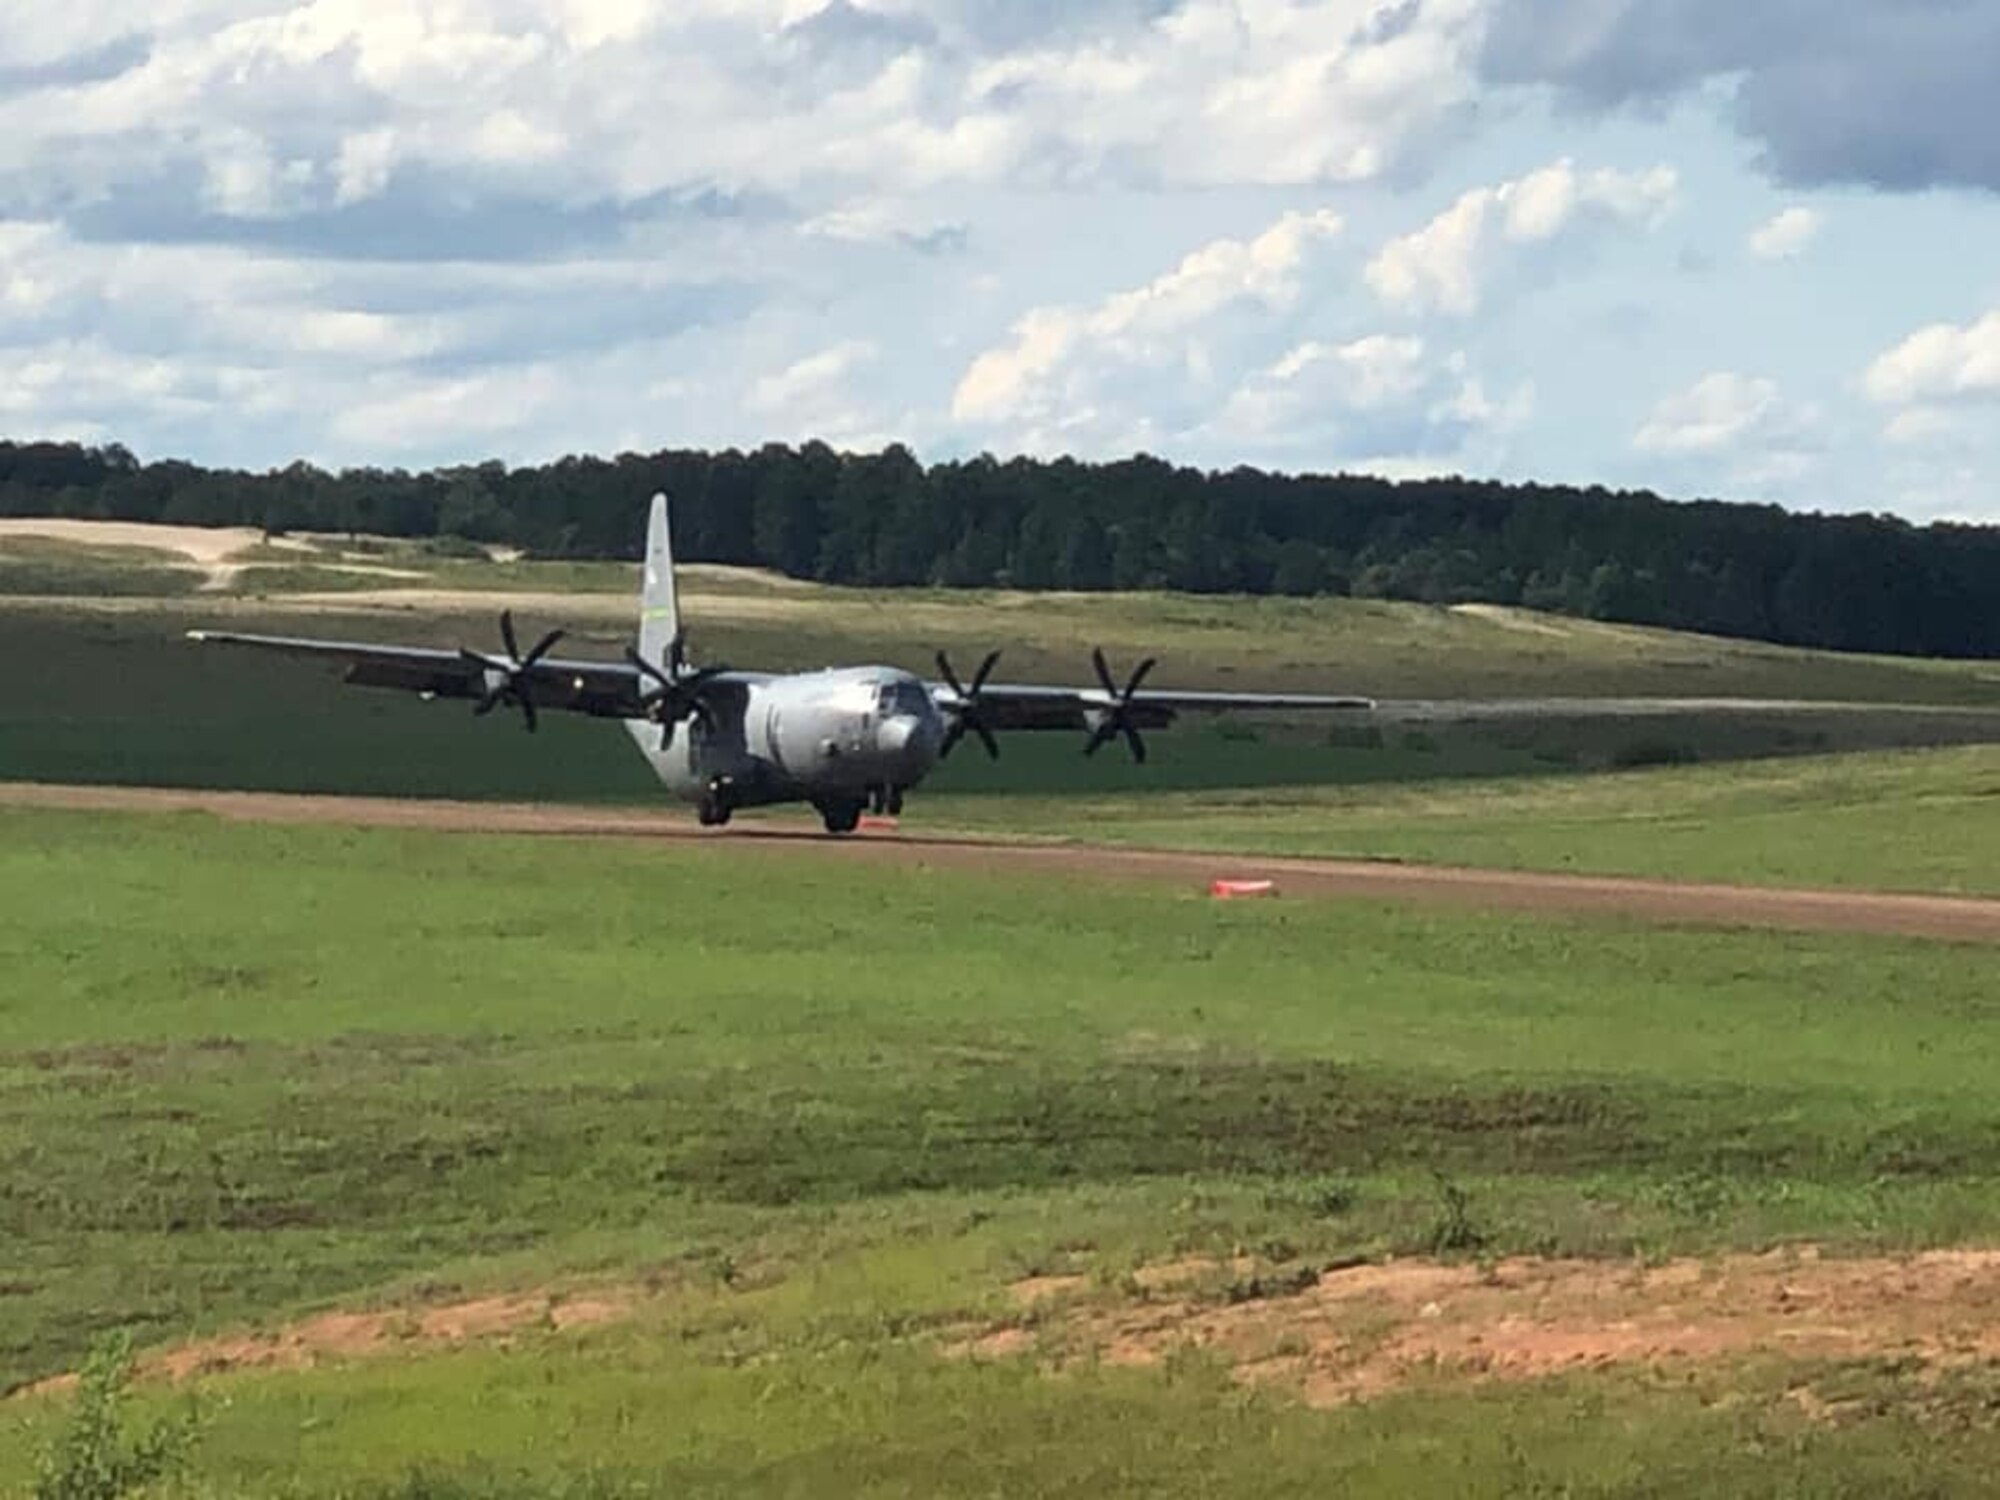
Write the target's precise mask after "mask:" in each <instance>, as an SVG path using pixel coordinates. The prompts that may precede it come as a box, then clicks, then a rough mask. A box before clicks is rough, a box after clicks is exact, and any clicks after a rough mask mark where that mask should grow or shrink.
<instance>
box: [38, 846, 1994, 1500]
mask: <svg viewBox="0 0 2000 1500" xmlns="http://www.w3.org/2000/svg"><path fill="white" fill-rule="evenodd" d="M0 910H4V911H5V912H6V913H7V920H6V922H5V923H0V973H4V974H5V975H6V976H7V980H6V985H5V988H4V990H0V1245H4V1246H5V1247H6V1251H5V1260H4V1263H0V1385H4V1384H7V1383H14V1382H19V1381H24V1380H29V1379H32V1378H34V1377H37V1376H41V1375H45V1374H48V1373H50V1372H52V1371H56V1370H60V1369H62V1368H65V1367H67V1366H69V1365H71V1364H72V1363H73V1362H74V1361H75V1360H76V1359H77V1358H78V1357H79V1355H80V1353H81V1351H82V1349H83V1347H84V1345H85V1343H86V1342H87V1340H88V1339H89V1338H90V1336H91V1334H92V1333H93V1332H94V1331H96V1330H99V1329H102V1328H106V1327H109V1326H113V1325H122V1326H128V1327H132V1328H135V1329H137V1330H138V1331H139V1332H140V1334H141V1336H142V1338H143V1339H144V1340H146V1341H150V1342H153V1343H163V1342H171V1341H174V1340H178V1339H182V1338H185V1337H189V1336H192V1335H197V1334H202V1333H213V1332H216V1331H221V1330H226V1329H229V1328H233V1327H242V1326H264V1327H270V1326H273V1325H274V1324H276V1323H277V1322H280V1321H283V1320H285V1319H289V1318H293V1317H297V1316H299V1315H300V1314H302V1313H304V1312H307V1311H309V1310H311V1309H314V1308H318V1307H324V1306H327V1305H330V1304H348V1305H357V1304H358V1305H371V1304H375V1305H380V1304H385V1303H386V1304H389V1305H400V1304H405V1303H407V1304H410V1305H419V1306H420V1305H422V1304H424V1303H426V1302H437V1301H441V1300H451V1299H453V1298H461V1297H467V1296H475V1295H479V1294H482V1293H487V1292H493V1291H499V1290H521V1291H525V1292H527V1293H528V1294H529V1295H531V1296H542V1295H544V1292H545V1289H554V1290H557V1291H560V1292H563V1293H566V1294H567V1295H569V1296H571V1297H582V1296H585V1295H587V1294H589V1292H590V1291H591V1289H592V1288H604V1287H617V1288H623V1289H624V1294H625V1295H629V1296H632V1297H636V1298H637V1304H636V1306H635V1308H634V1310H633V1311H632V1314H631V1316H630V1317H628V1318H625V1319H623V1320H620V1321H618V1322H615V1323H613V1324H608V1325H606V1326H603V1327H600V1328H596V1329H593V1330H588V1331H585V1332H572V1333H554V1332H547V1331H543V1330H539V1329H537V1328H535V1327H529V1328H527V1329H525V1330H522V1331H521V1332H520V1333H519V1335H518V1337H517V1338H516V1339H515V1340H514V1341H513V1342H512V1343H511V1344H510V1345H507V1346H504V1347H503V1346H501V1345H499V1344H495V1343H491V1342H487V1343H481V1344H476V1345H474V1346H473V1347H469V1348H467V1349H465V1350H461V1351H456V1352H453V1351H440V1350H438V1349H436V1348H435V1347H433V1346H432V1345H431V1344H430V1343H428V1342H427V1341H425V1340H423V1339H419V1338H415V1337H411V1338H410V1339H409V1340H408V1352H407V1354H404V1355H392V1356H391V1357H386V1358H379V1359H374V1360H362V1361H358V1362H355V1363H352V1364H349V1365H344V1366H342V1367H340V1368H337V1369H333V1370H326V1371H318V1372H306V1373H291V1374H241V1375H234V1376H220V1377H216V1378H214V1379H212V1380H210V1381H207V1382H204V1385H205V1388H206V1390H207V1393H208V1398H209V1404H210V1407H211V1426H210V1430H209V1432H208V1434H207V1436H206V1438H205V1440H204V1442H203V1445H202V1448H201V1450H200V1469H199V1474H198V1490H197V1492H207V1493H213V1494H229V1495H236V1494H243V1495H249V1494H259V1495H261V1494H270V1493H286V1494H297V1495H301V1496H307V1495H311V1496H319V1495H334V1494H384V1495H386V1494H402V1495H411V1496H414V1495H420V1494H428V1495H440V1494H478V1495H523V1496H525V1495H550V1494H557V1493H568V1494H577V1493H604V1494H614V1493H615V1494H663V1495H664V1494H685V1493H731V1494H744V1493H769V1494H805V1493H813V1494H831V1493H849V1494H934V1493H971V1494H997V1493H1007V1494H1020V1493H1052V1494H1075V1495H1119V1494H1132V1495H1138V1494H1179V1493H1185V1494H1213V1493H1225V1492H1226V1493H1253V1492H1254V1493H1259V1494H1293V1493H1295V1494H1308V1493H1327V1492H1329V1491H1330V1490H1337V1491H1339V1492H1341V1493H1355V1494H1385V1495H1387V1494H1409V1493H1416V1492H1431V1493H1439V1492H1450V1493H1456V1494H1495V1495H1497V1494H1522V1493H1573V1494H1610V1493H1635V1492H1639V1493H1654V1494H1685V1495H1711V1494H1723V1493H1743V1494H1790V1493H1801V1492H1806V1491H1810V1492H1813V1493H1827V1494H1853V1495H1863V1494H1870V1495H1872V1494H1891V1493H1909V1494H1918V1493H1923V1494H1941V1493H1965V1494H1974V1493H1980V1492H1982V1486H1983V1485H1984V1484H1985V1482H1986V1479H1987V1477H1988V1476H1989V1475H1990V1470H1991V1464H1992V1462H1993V1461H1994V1459H1995V1458H2000V1438H1996V1437H1995V1436H1994V1434H1993V1433H1992V1432H1991V1430H1990V1428H1989V1426H1988V1424H1987V1423H1986V1420H1985V1415H1984V1414H1985V1413H1987V1412H1988V1411H1990V1410H1991V1404H1992V1402H1993V1400H1994V1399H1995V1397H1996V1395H2000V1390H1996V1388H1995V1387H1994V1386H1993V1384H1992V1382H1991V1379H1990V1378H1989V1377H1988V1376H1985V1375H1983V1374H1981V1373H1980V1371H1979V1370H1978V1369H1976V1368H1975V1369H1970V1370H1963V1371H1958V1372H1956V1373H1950V1372H1947V1373H1946V1375H1944V1376H1942V1377H1938V1378H1935V1379H1934V1378H1933V1373H1934V1372H1933V1373H1927V1372H1926V1371H1925V1370H1923V1369H1922V1368H1919V1367H1918V1366H1916V1365H1913V1364H1909V1363H1907V1362H1906V1363H1905V1364H1903V1365H1897V1364H1895V1363H1893V1362H1888V1363H1885V1362H1884V1361H1883V1360H1879V1359H1878V1360H1863V1361H1860V1362H1848V1363H1845V1364H1841V1365H1839V1366H1837V1367H1834V1366H1827V1367H1821V1366H1817V1365H1808V1366H1801V1365H1800V1364H1799V1363H1798V1362H1797V1361H1791V1360H1783V1359H1776V1358H1774V1357H1772V1356H1768V1355H1767V1356H1760V1357H1758V1358H1748V1357H1746V1358H1742V1359H1735V1360H1727V1361H1721V1362H1712V1363H1710V1364H1707V1365H1703V1366H1700V1367H1698V1368H1696V1369H1694V1370H1692V1371H1683V1372H1668V1373H1664V1374H1661V1375H1658V1376H1651V1375H1644V1374H1633V1373H1626V1374H1615V1373H1614V1374H1608V1375H1603V1376H1597V1377H1585V1376H1572V1377H1569V1378H1565V1379H1558V1380H1554V1381H1548V1382H1538V1383H1531V1384H1527V1385H1502V1386H1497V1387H1471V1386H1467V1385H1465V1384H1464V1383H1462V1382H1461V1381H1457V1380H1454V1379H1452V1378H1449V1377H1447V1376H1445V1375H1442V1374H1440V1376H1439V1377H1438V1378H1437V1379H1436V1380H1434V1381H1429V1382H1419V1384H1418V1386H1417V1387H1416V1388H1414V1389H1411V1390H1409V1391H1406V1392H1404V1393H1402V1394H1391V1395H1386V1396H1385V1397H1384V1398H1383V1399H1382V1400H1381V1401H1380V1402H1378V1403H1375V1404H1372V1405H1369V1406H1366V1407H1363V1408H1360V1409H1341V1410H1335V1411H1315V1410H1309V1409H1306V1408H1304V1407H1302V1406H1301V1405H1300V1404H1299V1403H1298V1401H1297V1399H1296V1395H1295V1393H1293V1392H1291V1391H1288V1390H1287V1389H1285V1388H1284V1387H1283V1386H1282V1385H1280V1386H1276V1387H1272V1388H1270V1389H1266V1390H1246V1389H1244V1388H1243V1387H1241V1386H1239V1385H1237V1384H1236V1383H1234V1382H1233V1381H1232V1380H1230V1378H1229V1377H1228V1372H1227V1369H1226V1367H1225V1366H1224V1365H1222V1364H1219V1363H1218V1362H1217V1361H1215V1360H1213V1359H1208V1358H1204V1357H1202V1356H1201V1355H1200V1354H1198V1353H1188V1354H1184V1355H1176V1356H1174V1357H1172V1358H1169V1359H1168V1360H1167V1361H1166V1363H1165V1364H1163V1365H1161V1366H1158V1367H1156V1368H1153V1369H1151V1370H1134V1369H1127V1368H1122V1367H1119V1366H1118V1365H1117V1364H1116V1363H1115V1362H1099V1361H1096V1360H1088V1361H1085V1362H1084V1363H1083V1364H1080V1365H1077V1366H1074V1367H1072V1368H1071V1369H1070V1370H1069V1372H1068V1373H1066V1374H1064V1375H1062V1376H1060V1377H1051V1376H1047V1375H1044V1374H1042V1373H1040V1372H1038V1371H1037V1369H1036V1367H1035V1365H1034V1362H1033V1361H1032V1360H1023V1359H1003V1360H998V1361H992V1362H967V1361H963V1360H955V1359H950V1358H947V1357H944V1356H943V1355H942V1354H941V1353H940V1345H941V1344H943V1343H945V1342H947V1341H948V1339H949V1337H950V1335H951V1331H952V1330H955V1329H962V1328H965V1327H967V1326H973V1327H980V1326H986V1325H987V1324H989V1323H992V1322H995V1321H999V1322H1003V1323H1007V1322H1011V1323H1014V1324H1017V1325H1019V1326H1020V1327H1022V1329H1023V1330H1024V1332H1025V1333H1026V1334H1027V1335H1029V1336H1030V1337H1048V1338H1051V1339H1055V1338H1059V1337H1061V1330H1060V1329H1059V1328H1058V1327H1056V1326H1055V1325H1054V1324H1053V1323H1050V1324H1046V1325H1045V1324H1043V1323H1040V1322H1038V1320H1037V1319H1036V1317H1035V1316H1033V1315H1032V1314H1031V1313H1028V1312H1024V1311H1023V1310H1022V1309H1021V1308H1020V1307H1019V1306H1018V1305H1016V1303H1015V1302H1014V1301H1013V1300H1012V1299H1011V1298H1010V1297H1009V1295H1008V1293H1007V1286H1008V1283H1010V1282H1011V1281H1013V1280H1015V1279H1017V1278H1019V1277H1021V1276H1025V1275H1029V1274H1035V1273H1050V1272H1058V1271H1076V1272H1080V1273H1082V1274H1084V1275H1085V1276H1086V1277H1087V1278H1089V1279H1090V1287H1089V1289H1087V1290H1086V1292H1085V1294H1084V1295H1085V1297H1086V1300H1087V1301H1091V1302H1094V1303H1104V1304H1107V1305H1109V1304H1117V1303H1120V1302H1121V1300H1123V1299H1124V1298H1126V1297H1127V1296H1128V1292H1127V1291H1126V1290H1124V1288H1125V1286H1126V1282H1125V1279H1124V1278H1126V1277H1127V1276H1128V1275H1129V1274H1130V1273H1131V1272H1132V1271H1133V1270H1134V1269H1135V1268H1139V1267H1143V1266H1147V1265H1151V1264H1155V1263H1158V1262H1161V1261H1166V1260H1171V1259H1173V1258H1175V1257H1184V1256H1188V1255H1220V1256H1224V1257H1227V1256H1229V1255H1231V1254H1234V1253H1238V1252H1247V1253H1249V1254H1252V1255H1253V1256H1256V1257H1257V1258H1258V1263H1259V1264H1260V1265H1265V1266H1268V1267H1271V1268H1273V1275H1274V1276H1280V1277H1282V1276H1288V1275H1290V1274H1291V1272H1292V1271H1294V1270H1296V1269H1298V1268H1301V1267H1304V1268H1311V1267H1313V1266H1317V1265H1325V1264H1328V1263H1337V1262H1341V1261H1343V1260H1345V1259H1347V1258H1351V1257H1354V1256H1376V1255H1381V1254H1384V1253H1388V1252H1403V1253H1418V1252H1429V1251H1433V1250H1437V1249H1440V1248H1443V1249H1447V1250H1449V1249H1452V1248H1453V1247H1456V1250H1457V1252H1458V1253H1460V1254H1463V1255H1468V1256H1470V1255H1484V1256H1491V1255H1502V1254H1505V1253H1508V1252H1513V1251H1534V1252H1540V1253H1546V1254H1557V1255H1581V1256H1595V1257H1612V1258H1615V1259H1622V1260H1625V1261H1628V1262H1630V1261H1633V1260H1634V1259H1635V1258H1637V1259H1638V1260H1640V1261H1651V1260H1657V1259H1658V1258H1660V1257H1664V1256H1668V1255H1672V1254H1676V1253H1695V1254H1705V1255H1713V1254H1718V1253H1720V1252H1723V1251H1725V1250H1729V1249H1732V1248H1734V1249H1757V1248H1761V1247H1765V1246H1768V1245H1771V1244H1774V1243H1784V1242H1788V1241H1795V1240H1806V1239H1809V1240H1812V1241H1815V1242H1817V1243H1821V1244H1824V1245H1826V1246H1828V1247H1829V1248H1830V1250H1832V1251H1834V1252H1858V1251H1861V1250H1866V1249H1871V1248H1872V1249H1903V1248H1909V1247H1915V1246H1923V1245H1951V1244H1960V1243H1965V1242H1968V1241H1979V1240H1984V1239H1990V1238H1991V1237H1992V1236H1993V1235H1994V1234H1995V1232H1996V1230H2000V1195H1996V1194H1995V1193H1994V1192H1993V1189H1992V1184H1991V1179H1990V1172H1989V1164H1990V1162H1991V1161H1992V1160H1993V1154H1994V1151H1995V1148H1996V1146H2000V1138H1996V1135H1995V1124H1994V1119H1993V1116H1992V1112H1991V1109H1990V1081H1991V1078H1992V1076H1993V1073H1994V1068H1995V1064H1996V1062H2000V1057H1996V1055H1995V1052H1994V1047H1993V1045H1992V1038H1993V1037H1994V1036H1995V1035H2000V1033H1996V1032H1995V1030H1994V1029H1993V1026H1992V1022H1993V1021H1994V1019H1995V1016H1994V1010H1995V1006H1996V1005H2000V995H1996V993H1995V991H1994V988H1993V985H1992V982H1991V967H1992V965H1991V958H1990V954H1989V953H1987V952H1986V951H1985V950H1982V949H1978V948H1960V947H1953V946H1948V945H1927V944H1921V943H1913V942H1902V941H1890V940H1875V939H1863V938H1840V937H1813V938H1807V937H1797V936H1791V937H1787V936H1767V935H1759V934H1752V933H1711V932H1698V931H1665V930H1650V929H1644V928H1638V927H1628V926H1622V925H1615V924H1591V923H1548V924H1539V925H1537V924H1524V923H1521V922H1517V921H1510V920H1505V919H1500V918H1481V917H1476V916H1467V915H1442V914H1438V913H1435V912H1414V911H1403V910H1389V909H1375V908H1371V907H1365V906H1345V905H1342V906H1335V905H1315V906H1309V907H1308V906H1287V905H1284V904H1282V903H1279V904H1272V905H1256V904H1251V905H1248V906H1245V905H1221V906H1218V905H1215V904H1213V903H1206V902H1202V901H1198V900H1194V899H1190V898H1188V897H1184V896H1182V895H1179V894H1176V893H1173V892H1171V891H1162V890H1158V889H1136V888H1123V887H1099V886H1095V885H1090V884H1083V883H1073V882H1069V881H1047V880H1044V881H1038V882H1034V883H1023V882H1016V881H1011V880H1007V879H1001V878H997V877H991V876H983V875H980V874H977V873H974V872H968V871H952V870H922V869H891V868H874V867H867V868H863V867H860V866H855V865H850V864H846V863H844V862H843V863H841V864H839V865H834V864H819V863H816V862H811V861H797V862H792V861H790V860H788V859H787V858H786V857H785V856H784V855H782V854H781V853H777V852H766V853H750V852H746V851H742V850H733V851H732V850H729V849H727V848H713V847H709V848H703V847H694V848H687V847H676V848H649V847H645V846H640V845H632V844H617V845H604V844H588V843H579V842H571V841H564V840H544V841H528V840H509V839H499V838H489V837H468V836H459V837H450V836H439V835H420V834H399V833H381V832H373V833H365V832H354V831H346V830H335V829H287V830H279V829H260V828H248V827H232V826H220V825H216V824H214V823H212V822H210V821H209V820H206V819H202V818H198V817H185V818H130V817H126V818H120V817H108V816H92V815H80V814H46V813H44V814H30V813H24V812H0ZM1452 1193H1457V1194H1462V1195H1463V1196H1462V1199H1460V1200H1457V1204H1458V1206H1457V1207H1454V1206H1453V1205H1454V1199H1453V1198H1452V1196H1451V1194H1452ZM1286 1284H1289V1283H1286ZM1212 1294H1213V1295H1214V1296H1215V1297H1217V1298H1219V1299H1222V1300H1225V1301H1226V1300H1229V1299H1231V1298H1234V1297H1237V1296H1239V1295H1240V1296H1250V1297H1266V1296H1269V1295H1271V1293H1270V1292H1269V1290H1268V1289H1262V1288H1261V1284H1249V1285H1247V1286H1246V1285H1244V1284H1242V1283H1241V1282H1240V1278H1239V1279H1238V1280H1237V1281H1231V1280H1230V1278H1229V1276H1228V1275H1226V1274H1225V1275H1224V1276H1223V1278H1222V1280H1221V1281H1220V1282H1218V1283H1217V1284H1216V1285H1215V1286H1214V1287H1213V1289H1212ZM412 1326H414V1325H412ZM1802 1383H1803V1384H1804V1386H1806V1387H1809V1388H1811V1389H1815V1390H1826V1391H1829V1392H1831V1391H1836V1390H1838V1391H1844V1392H1846V1393H1848V1398H1849V1399H1850V1400H1852V1399H1855V1398H1854V1393H1855V1392H1856V1391H1859V1392H1860V1398H1859V1399H1860V1401H1861V1408H1860V1409H1861V1415H1859V1416H1856V1417H1853V1418H1852V1419H1847V1420H1843V1421H1841V1422H1838V1423H1825V1422H1817V1421H1813V1420H1809V1419H1808V1418H1807V1417H1806V1416H1804V1415H1803V1414H1802V1413H1801V1411H1800V1409H1799V1407H1798V1406H1797V1405H1796V1404H1795V1403H1794V1402H1792V1401H1790V1400H1789V1399H1788V1398H1787V1392H1788V1391H1791V1390H1793V1389H1795V1388H1798V1387H1800V1386H1801V1384H1802ZM163 1399H165V1397H164V1396H163V1395H162V1393H160V1392H159V1391H157V1390H151V1391H149V1393H148V1395H147V1398H146V1400H147V1402H148V1403H149V1404H157V1403H158V1402H160V1401H161V1400H163ZM1871 1403H1872V1404H1871ZM61 1409H62V1403H61V1401H60V1399H58V1398H50V1397H35V1398H31V1399H28V1400H24V1401H19V1402H17V1403H15V1404H13V1405H12V1406H11V1407H9V1408H7V1409H6V1414H5V1416H4V1417H0V1489H4V1488H6V1486H7V1485H8V1484H9V1483H13V1482H17V1481H18V1480H19V1478H20V1477H21V1476H22V1475H23V1474H24V1473H25V1472H26V1466H27V1465H28V1464H29V1462H30V1460H31V1457H32V1454H33V1452H34V1451H35V1450H36V1447H37V1445H38V1444H39V1443H40V1442H41V1441H42V1440H43V1439H44V1438H45V1437H46V1435H47V1434H48V1432H49V1431H50V1430H51V1425H52V1424H53V1423H55V1422H56V1421H57V1420H58V1419H59V1417H60V1414H61ZM1870 1411H1873V1412H1874V1413H1875V1414H1874V1415H1868V1413H1869V1412H1870ZM424 1473H428V1475H429V1476H430V1477H428V1478H424V1477H421V1475H422V1474H424ZM593 1474H594V1476H595V1477H594V1478H593V1477H592V1476H593ZM592 1485H595V1488H592V1487H591V1486H592Z"/></svg>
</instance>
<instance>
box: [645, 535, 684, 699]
mask: <svg viewBox="0 0 2000 1500" xmlns="http://www.w3.org/2000/svg"><path fill="white" fill-rule="evenodd" d="M680 628H681V609H680V601H679V600H678V599H677V598H676V597H675V596H674V541H673V537H672V535H671V534H670V533H669V531H668V528H667V497H666V496H665V495H655V496H653V514H652V517H651V519H649V520H648V521H647V523H646V578H645V583H644V584H643V585H642V587H641V589H640V593H639V654H640V655H641V656H643V657H645V658H646V660H647V661H649V662H651V663H653V665H655V666H658V667H665V666H667V665H668V662H667V649H668V647H669V646H670V645H671V644H672V642H673V639H674V637H675V636H676V635H678V634H680Z"/></svg>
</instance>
